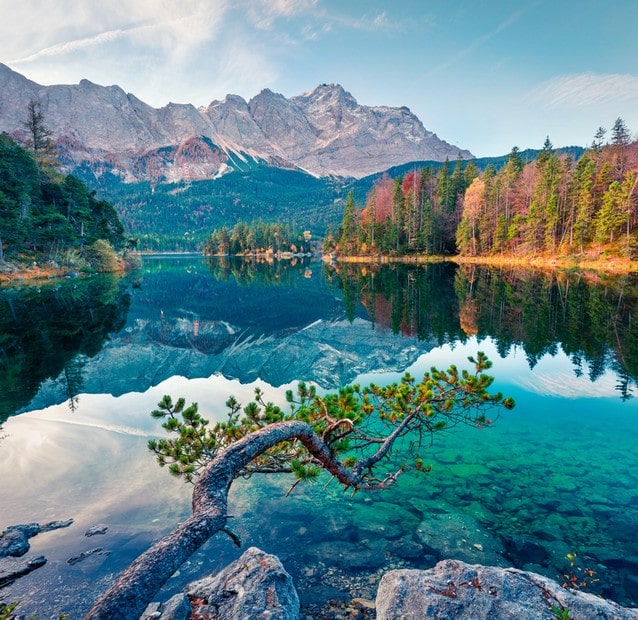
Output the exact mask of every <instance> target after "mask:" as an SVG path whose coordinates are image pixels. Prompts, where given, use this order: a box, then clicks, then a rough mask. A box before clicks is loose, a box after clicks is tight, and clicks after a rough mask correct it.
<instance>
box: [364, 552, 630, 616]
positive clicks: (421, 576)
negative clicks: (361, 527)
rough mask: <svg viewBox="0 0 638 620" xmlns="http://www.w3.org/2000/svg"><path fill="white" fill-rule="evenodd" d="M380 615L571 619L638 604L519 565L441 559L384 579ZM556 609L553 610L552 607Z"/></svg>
mask: <svg viewBox="0 0 638 620" xmlns="http://www.w3.org/2000/svg"><path fill="white" fill-rule="evenodd" d="M376 605H377V620H399V619H401V620H422V619H423V618H454V619H455V620H487V619H488V618H489V619H490V620H521V619H522V618H525V620H554V619H555V618H556V617H557V613H558V612H560V611H564V610H568V612H569V618H570V620H591V619H593V618H596V619H597V620H612V619H613V620H625V619H638V609H628V608H625V607H620V606H619V605H617V604H616V603H613V602H611V601H605V600H603V599H600V598H598V597H597V596H594V595H593V594H588V593H585V592H580V591H575V590H566V589H564V588H562V587H561V586H560V585H559V584H558V583H556V582H554V581H552V580H551V579H548V578H547V577H543V576H541V575H537V574H536V573H530V572H525V571H522V570H518V569H515V568H498V567H494V566H480V565H471V564H465V563H464V562H460V561H457V560H443V561H442V562H439V563H438V564H437V565H436V566H435V567H434V568H431V569H429V570H395V571H390V572H389V573H387V574H386V575H384V576H383V578H382V579H381V583H380V584H379V589H378V591H377V599H376ZM552 608H554V611H552Z"/></svg>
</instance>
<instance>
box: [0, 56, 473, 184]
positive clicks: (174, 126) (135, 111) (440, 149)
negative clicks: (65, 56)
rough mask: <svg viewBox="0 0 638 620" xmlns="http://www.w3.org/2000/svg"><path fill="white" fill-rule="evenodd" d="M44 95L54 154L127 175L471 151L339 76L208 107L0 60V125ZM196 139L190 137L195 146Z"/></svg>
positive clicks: (16, 129) (322, 170) (376, 166)
mask: <svg viewBox="0 0 638 620" xmlns="http://www.w3.org/2000/svg"><path fill="white" fill-rule="evenodd" d="M31 99H34V100H36V101H38V102H39V103H40V105H41V109H42V112H43V114H44V118H45V122H46V124H47V126H48V127H49V129H51V130H52V132H53V137H54V138H55V140H56V141H57V144H58V146H59V149H60V154H61V159H62V161H63V162H64V163H65V164H66V165H67V167H68V168H69V169H71V170H72V169H73V168H74V167H76V166H81V165H84V166H87V165H88V166H89V167H91V168H92V169H93V170H94V172H95V173H96V174H98V175H99V174H101V173H103V172H105V171H107V170H108V171H111V172H114V173H115V174H117V175H119V176H121V177H122V178H124V179H125V180H130V181H134V180H142V179H146V180H152V181H160V182H161V181H176V180H182V179H185V180H190V179H204V178H214V177H215V176H216V175H219V174H223V173H224V172H226V171H228V170H230V169H232V168H234V167H239V168H241V162H242V161H243V162H246V161H247V160H248V159H250V158H252V159H258V160H264V161H266V162H268V163H270V164H271V165H274V166H280V167H287V168H291V167H292V168H294V167H296V168H301V169H304V170H306V171H308V172H310V173H311V174H314V175H317V176H328V175H337V176H349V177H362V176H365V175H368V174H372V173H374V172H379V171H382V170H386V169H388V168H390V167H392V166H395V165H399V164H403V163H407V162H410V161H416V160H436V161H443V160H444V159H445V158H446V157H447V158H450V159H456V158H457V157H458V155H459V154H460V155H461V157H462V158H471V157H472V154H471V153H470V152H469V151H466V150H461V149H459V148H458V147H455V146H452V145H450V144H448V143H447V142H444V141H443V140H441V139H440V138H438V137H437V136H436V134H434V133H432V132H430V131H428V130H426V129H425V127H424V126H423V124H422V123H421V121H420V120H419V119H418V118H417V117H416V116H415V115H414V114H412V113H411V112H410V110H408V108H391V107H385V106H376V107H371V106H365V105H361V104H359V103H358V102H357V101H356V100H355V99H354V97H353V96H352V95H351V94H350V93H348V92H347V91H345V90H344V89H343V88H342V87H341V86H339V85H326V84H322V85H320V86H318V87H317V88H315V89H314V90H313V91H312V92H309V93H305V94H303V95H299V96H297V97H292V98H290V99H287V98H286V97H284V96H283V95H280V94H277V93H274V92H272V91H270V90H268V89H266V90H263V91H262V92H261V93H259V94H258V95H256V96H255V97H253V98H252V99H251V100H250V101H249V102H246V101H245V100H244V99H243V98H242V97H239V96H237V95H228V96H226V98H225V99H224V100H223V101H213V102H212V103H211V104H210V105H209V106H207V107H205V108H200V109H197V108H195V107H194V106H193V105H190V104H174V103H169V104H168V105H167V106H165V107H163V108H159V109H156V108H153V107H151V106H149V105H147V104H145V103H144V102H143V101H140V100H139V99H138V98H137V97H135V96H134V95H132V94H128V93H125V92H124V91H123V90H122V89H121V88H120V87H119V86H106V87H105V86H99V85H97V84H93V83H91V82H89V81H88V80H82V81H81V82H80V83H79V84H77V85H56V86H41V85H39V84H36V83H35V82H32V81H30V80H28V79H27V78H25V77H24V76H22V75H20V74H19V73H16V72H15V71H12V70H11V69H9V67H7V66H5V65H2V64H0V131H6V132H8V133H10V134H14V135H17V136H19V135H20V133H21V132H23V131H24V129H23V122H24V119H25V117H26V109H27V105H28V102H29V101H30V100H31ZM194 145H196V146H194Z"/></svg>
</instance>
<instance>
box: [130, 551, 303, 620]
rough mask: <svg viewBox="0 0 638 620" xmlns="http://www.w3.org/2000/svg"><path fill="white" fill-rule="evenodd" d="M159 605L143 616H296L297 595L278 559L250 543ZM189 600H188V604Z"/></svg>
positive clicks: (204, 619)
mask: <svg viewBox="0 0 638 620" xmlns="http://www.w3.org/2000/svg"><path fill="white" fill-rule="evenodd" d="M185 592H186V596H185V595H184V594H178V595H176V596H174V597H173V598H172V599H170V600H169V601H168V602H167V603H166V605H163V606H162V607H161V609H159V610H157V611H155V610H153V609H152V608H151V609H147V611H146V613H145V614H144V616H143V617H144V618H147V619H150V618H157V619H159V620H186V619H187V618H188V617H189V614H190V613H191V607H192V611H193V613H194V617H197V618H198V619H200V620H213V619H215V620H238V619H239V618H251V619H252V618H254V619H257V618H270V619H272V620H275V619H276V620H298V618H299V597H298V596H297V591H296V590H295V587H294V585H293V582H292V577H291V576H290V575H289V574H288V573H287V572H286V571H285V569H284V567H283V566H282V564H281V562H280V561H279V559H278V558H277V557H275V556H274V555H270V554H268V553H265V552H263V551H261V550H260V549H257V548H256V547H250V548H249V549H247V550H246V551H245V552H244V554H243V555H242V556H241V557H240V558H239V559H237V560H235V561H234V562H232V563H231V564H229V565H228V566H227V567H226V568H225V569H224V570H222V571H221V572H220V573H218V574H216V575H213V576H211V577H206V578H204V579H201V580H200V581H195V582H193V583H191V584H190V585H188V586H187V587H186V590H185ZM188 601H190V604H188Z"/></svg>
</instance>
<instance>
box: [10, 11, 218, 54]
mask: <svg viewBox="0 0 638 620" xmlns="http://www.w3.org/2000/svg"><path fill="white" fill-rule="evenodd" d="M4 1H5V0H2V2H4ZM65 4H67V2H53V1H51V0H31V1H27V2H22V3H20V9H19V10H18V11H17V12H16V13H17V14H12V12H9V14H10V15H11V17H10V18H9V19H8V20H6V21H4V20H3V23H2V25H0V58H5V59H7V58H13V59H14V60H8V61H6V62H9V63H10V64H15V65H20V64H26V63H33V62H36V61H38V60H40V59H44V58H47V57H51V56H63V55H70V54H74V53H76V52H78V51H82V50H84V51H89V50H90V49H91V48H98V47H99V48H102V49H103V48H104V46H106V45H111V44H114V43H116V44H118V45H123V44H127V45H128V46H129V49H133V50H135V51H144V50H147V51H150V52H155V53H157V52H161V53H162V54H165V55H166V57H167V58H168V59H169V60H172V59H180V58H182V57H184V56H186V55H188V53H189V52H190V51H191V50H193V49H195V48H197V46H199V45H200V44H201V43H202V42H204V41H207V40H211V39H214V38H215V36H216V35H217V33H218V31H219V27H220V24H221V22H222V20H223V18H224V16H225V14H226V12H227V10H228V6H229V1H228V0H214V1H213V2H210V1H205V0H181V1H180V2H179V3H169V2H164V1H163V0H137V1H136V2H135V3H130V2H124V1H123V0H119V1H118V0H114V1H113V2H110V3H108V4H104V3H102V2H96V1H95V0H91V1H90V2H86V3H82V5H81V7H80V9H78V10H76V7H75V5H73V6H68V7H67V6H65ZM68 4H71V3H68ZM69 15H72V19H69Z"/></svg>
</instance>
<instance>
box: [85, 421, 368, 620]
mask: <svg viewBox="0 0 638 620" xmlns="http://www.w3.org/2000/svg"><path fill="white" fill-rule="evenodd" d="M292 439H298V440H299V441H301V443H302V444H303V445H304V446H305V447H306V449H307V450H308V451H309V452H310V453H311V454H312V455H313V456H314V457H315V458H316V459H317V460H318V461H320V462H321V464H322V465H323V467H324V469H326V470H327V471H329V472H330V473H332V474H333V475H334V476H335V477H337V478H338V479H339V480H340V481H341V482H343V483H344V484H346V485H349V486H350V485H351V486H357V484H358V482H360V481H359V480H357V478H359V476H355V475H353V473H352V472H351V471H349V470H347V469H345V468H344V467H343V465H342V464H341V463H340V462H339V461H338V460H337V459H335V458H334V457H333V455H332V451H331V450H330V448H329V447H328V446H327V445H326V444H325V443H324V442H323V441H322V440H321V439H320V438H319V437H318V436H317V435H316V434H315V433H314V431H313V430H312V427H311V426H310V425H309V424H306V423H305V422H299V421H288V422H280V423H277V424H273V425H270V426H266V427H264V428H262V429H260V430H258V431H255V432H254V433H251V434H250V435H247V436H246V437H244V438H243V439H240V440H239V441H238V442H237V443H235V444H233V445H232V446H231V447H230V448H228V449H227V450H225V451H224V452H223V453H221V454H220V455H218V456H217V457H216V458H215V459H214V460H213V461H211V462H210V463H209V464H208V465H207V466H206V467H205V469H204V470H203V471H202V473H201V475H200V476H199V477H198V478H197V481H196V483H195V487H194V489H193V514H192V516H191V517H190V518H188V519H187V520H186V521H184V522H183V523H181V524H179V525H178V526H177V527H176V528H175V529H174V530H173V531H172V532H170V533H169V534H167V535H166V536H164V537H162V538H161V539H160V540H158V541H157V542H156V543H155V544H154V545H152V546H151V547H150V548H149V549H148V551H146V552H144V553H143V554H142V555H140V556H139V557H138V558H137V559H136V560H135V561H134V562H133V563H132V564H131V565H130V566H129V568H127V569H126V570H125V571H124V573H122V575H121V576H120V577H119V578H118V580H117V581H116V582H115V583H114V584H113V585H112V586H111V587H110V588H109V590H107V592H106V593H105V594H104V595H103V596H102V597H101V598H100V599H99V600H98V602H97V603H96V604H95V605H94V606H93V607H92V608H91V610H90V611H89V612H88V613H87V614H86V616H85V618H86V619H91V620H138V619H139V617H140V616H141V615H142V613H143V612H144V610H145V609H146V606H147V605H148V603H149V602H150V601H151V600H152V597H153V596H154V595H155V594H156V593H157V591H158V590H159V589H160V588H161V587H162V585H164V583H165V582H166V581H167V580H168V579H169V578H170V577H171V575H172V574H173V573H174V572H175V571H176V570H177V569H178V568H179V567H180V566H181V564H182V563H183V562H184V561H185V560H186V559H187V558H188V557H189V556H190V555H191V554H192V553H194V552H195V551H196V550H197V549H198V548H199V547H201V546H202V545H203V544H204V543H205V542H206V541H207V540H208V539H209V538H210V537H211V536H213V535H214V534H216V533H217V532H219V531H220V530H222V529H223V528H224V527H225V526H226V519H227V502H228V491H229V490H230V485H231V484H232V482H233V480H234V479H235V478H236V477H237V476H238V474H239V473H240V472H241V470H242V469H243V468H244V467H246V465H248V463H250V462H251V461H252V460H253V459H254V458H256V457H257V456H259V455H260V454H262V453H263V452H265V451H266V450H268V449H269V448H272V447H273V446H275V445H277V444H278V443H281V442H282V441H290V440H292Z"/></svg>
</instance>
